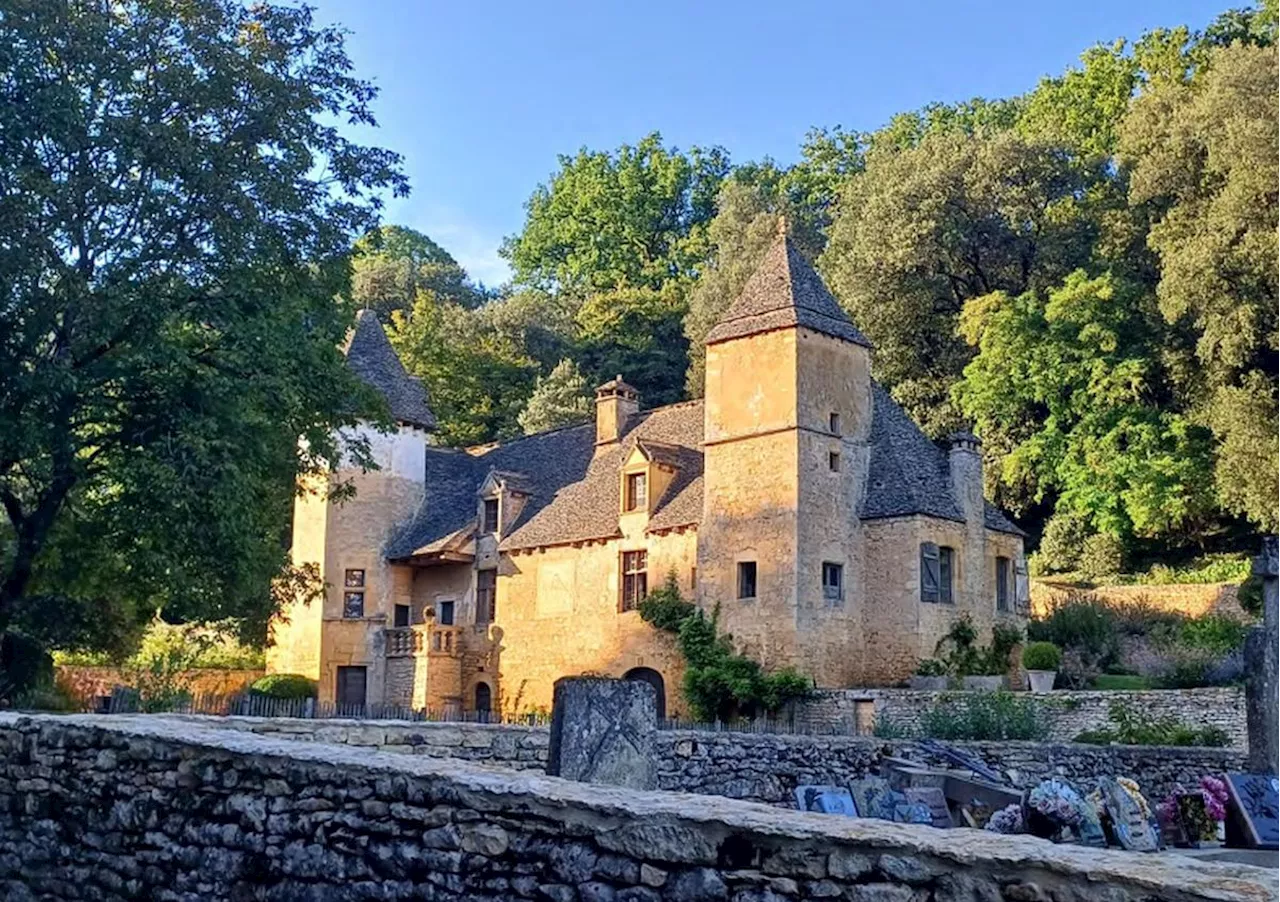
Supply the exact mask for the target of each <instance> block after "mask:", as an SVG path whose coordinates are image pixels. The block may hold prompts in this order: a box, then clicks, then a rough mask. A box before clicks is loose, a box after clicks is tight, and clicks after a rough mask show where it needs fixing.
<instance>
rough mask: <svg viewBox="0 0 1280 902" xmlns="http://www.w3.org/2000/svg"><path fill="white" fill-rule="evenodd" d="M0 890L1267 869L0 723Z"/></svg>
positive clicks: (1133, 874)
mask: <svg viewBox="0 0 1280 902" xmlns="http://www.w3.org/2000/svg"><path fill="white" fill-rule="evenodd" d="M0 895H3V896H4V897H5V898H6V899H9V900H13V902H26V900H32V899H36V898H49V897H52V898H58V899H71V900H80V899H106V898H126V899H143V898H145V899H155V900H158V902H188V900H189V902H196V900H210V899H212V900H218V899H236V900H268V899H270V900H294V899H297V900H304V899H305V900H313V899H344V900H345V899H379V900H399V899H433V900H461V899H469V900H495V902H496V900H502V899H524V898H542V899H551V900H557V902H661V900H664V899H668V900H694V902H696V900H724V902H728V900H732V902H764V900H779V899H794V898H841V899H846V900H854V902H979V900H981V902H1004V900H1008V902H1038V900H1045V902H1048V900H1053V902H1096V900H1097V899H1099V898H1105V899H1106V900H1107V902H1146V900H1150V899H1167V900H1171V902H1190V900H1199V899H1203V900H1215V902H1273V900H1276V899H1277V891H1276V886H1275V879H1274V873H1273V872H1270V871H1264V870H1261V869H1257V868H1251V867H1246V866H1241V865H1230V866H1228V865H1220V864H1208V863H1202V862H1198V861H1194V860H1192V859H1189V858H1185V857H1183V856H1178V855H1159V856H1155V855H1152V856H1139V855H1135V854H1131V853H1125V852H1116V851H1102V850H1096V849H1084V848H1075V847H1069V846H1054V845H1052V844H1050V843H1047V842H1045V841H1042V840H1038V839H1034V838H1030V837H1006V836H996V835H989V834H986V833H984V832H981V831H969V830H953V831H940V830H933V829H932V828H929V827H921V826H908V825H899V824H890V823H885V822H881V821H868V820H860V819H852V818H841V817H835V816H830V815H820V814H807V813H802V812H796V811H778V810H775V809H768V808H765V807H763V806H759V805H752V804H748V803H744V802H737V801H732V800H729V799H722V798H716V797H713V796H693V795H684V794H669V793H660V792H639V791H635V790H626V789H619V788H615V787H607V786H598V785H588V784H578V783H572V782H569V781H564V780H559V779H556V778H551V777H542V776H536V775H533V774H529V773H516V772H513V771H509V770H500V769H496V768H486V767H484V766H483V765H480V764H476V763H473V762H466V761H459V760H456V759H434V758H428V757H411V756H407V755H396V754H388V753H386V752H380V751H371V750H368V749H358V748H354V747H351V746H342V745H326V744H319V743H314V744H313V743H302V742H296V741H283V740H279V739H273V738H268V737H264V736H258V735H253V734H251V733H248V732H232V731H228V730H219V729H213V728H208V727H203V726H200V725H197V724H194V723H190V722H180V721H173V720H165V719H151V720H138V719H132V720H129V719H108V718H91V717H87V716H72V717H53V716H39V717H32V718H27V717H21V716H18V715H15V714H12V713H3V714H0Z"/></svg>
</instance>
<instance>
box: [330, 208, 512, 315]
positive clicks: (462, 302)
mask: <svg viewBox="0 0 1280 902" xmlns="http://www.w3.org/2000/svg"><path fill="white" fill-rule="evenodd" d="M352 268H353V272H352V277H351V297H352V299H353V300H354V301H355V302H356V305H357V306H359V307H367V308H369V309H370V310H373V311H374V312H375V313H377V314H378V318H379V319H381V320H382V321H383V322H388V321H390V319H391V313H392V311H395V310H402V311H405V312H406V313H407V312H408V311H409V310H411V309H412V308H413V302H414V299H415V298H416V297H417V296H418V292H420V291H428V292H431V293H432V294H433V295H435V296H436V297H437V298H439V299H441V300H442V301H448V302H450V303H453V304H458V305H459V306H461V307H478V306H480V304H482V303H483V302H484V301H485V300H486V299H487V295H486V293H485V292H484V290H483V289H482V288H477V287H476V286H475V285H473V284H472V283H471V279H470V278H469V277H468V276H467V271H466V270H465V269H463V268H462V267H461V266H459V265H458V261H456V260H454V259H453V257H451V256H449V253H448V252H447V251H446V250H445V249H444V248H442V247H440V245H438V244H436V243H435V242H434V241H432V240H431V239H430V238H428V237H427V236H426V235H424V234H422V233H421V232H418V231H415V230H413V229H410V228H406V227H405V226H394V225H393V226H383V227H382V228H381V229H378V230H376V231H374V232H370V233H369V234H368V235H366V236H364V237H363V238H361V239H360V240H359V241H358V242H356V247H355V255H354V258H353V260H352Z"/></svg>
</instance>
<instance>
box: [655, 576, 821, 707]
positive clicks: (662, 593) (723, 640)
mask: <svg viewBox="0 0 1280 902" xmlns="http://www.w3.org/2000/svg"><path fill="white" fill-rule="evenodd" d="M719 613H720V611H719V608H717V609H716V611H715V612H714V613H713V614H712V615H711V616H710V617H708V616H707V615H706V614H705V613H703V611H702V610H701V609H700V608H698V607H697V606H695V605H693V604H691V603H690V602H688V601H685V600H684V598H683V597H682V596H681V594H680V588H679V585H678V583H677V582H676V576H675V574H674V573H671V574H668V576H667V578H666V581H665V582H664V583H663V585H662V588H660V589H658V590H656V591H654V592H651V593H649V596H648V597H647V598H646V599H645V600H644V601H642V602H641V603H640V616H641V618H643V619H644V621H645V622H646V623H648V624H650V625H651V626H653V627H655V628H656V629H661V630H665V631H666V632H673V633H675V634H676V638H677V642H678V644H679V648H680V653H681V654H682V655H683V657H684V660H685V673H684V683H683V685H682V687H681V691H682V693H683V695H684V698H685V701H686V702H688V703H689V708H690V709H691V711H692V712H693V716H694V717H695V718H697V719H699V720H705V721H713V720H720V721H729V720H736V719H737V718H739V717H747V718H750V717H756V716H758V715H762V714H772V713H776V712H777V711H779V710H781V709H782V708H783V707H785V706H786V705H787V704H789V703H791V702H795V701H799V700H801V699H804V698H807V697H808V696H809V695H810V694H812V692H813V680H811V679H810V678H809V677H806V676H805V675H803V674H802V673H800V672H799V671H797V670H795V669H794V668H791V667H783V668H780V669H778V670H775V671H772V672H770V673H765V671H764V669H763V668H762V667H761V666H760V665H759V664H758V663H757V662H756V661H753V660H751V659H750V658H748V657H746V656H744V655H741V654H738V653H737V652H736V651H734V648H733V637H732V636H729V635H728V634H725V633H721V632H719V629H718V627H717V619H718V617H719Z"/></svg>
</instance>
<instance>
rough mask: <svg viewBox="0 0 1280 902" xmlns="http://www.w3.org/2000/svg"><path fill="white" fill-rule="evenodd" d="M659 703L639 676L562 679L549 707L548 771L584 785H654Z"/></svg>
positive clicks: (636, 787) (634, 786) (642, 787)
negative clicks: (625, 678)
mask: <svg viewBox="0 0 1280 902" xmlns="http://www.w3.org/2000/svg"><path fill="white" fill-rule="evenodd" d="M657 728H658V704H657V696H656V695H655V693H654V691H653V687H652V686H650V685H649V684H648V683H646V682H643V681H641V680H613V679H608V678H604V677H563V678H561V679H559V680H556V684H555V690H554V695H553V700H552V709H551V744H550V748H549V749H548V757H547V773H548V774H549V775H551V776H553V777H564V778H565V779H568V780H580V781H582V782H584V783H610V784H613V785H614V786H627V787H630V788H632V789H652V788H653V786H654V773H653V760H654V755H653V734H654V732H655V731H656V730H657Z"/></svg>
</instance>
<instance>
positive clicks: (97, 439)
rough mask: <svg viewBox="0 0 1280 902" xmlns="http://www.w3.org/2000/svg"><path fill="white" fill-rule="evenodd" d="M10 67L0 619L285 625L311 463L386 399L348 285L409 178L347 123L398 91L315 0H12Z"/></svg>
mask: <svg viewBox="0 0 1280 902" xmlns="http://www.w3.org/2000/svg"><path fill="white" fill-rule="evenodd" d="M0 93H2V94H3V96H2V97H0V232H2V233H3V234H4V240H3V241H0V317H2V318H3V321H4V328H3V329H0V504H2V505H3V508H4V512H5V516H4V519H3V520H0V633H6V632H7V634H8V638H6V640H5V641H6V643H7V645H9V646H12V645H13V644H14V642H15V641H17V640H15V639H14V638H13V637H16V636H24V637H26V639H27V640H34V641H35V642H38V643H43V644H45V645H59V646H62V647H78V646H91V645H96V646H103V645H110V644H112V643H114V642H120V641H122V640H123V637H125V636H126V635H128V634H129V633H130V632H131V631H132V630H134V629H135V628H136V627H138V626H140V625H142V624H145V623H146V622H147V621H149V620H150V619H151V617H152V616H153V615H154V614H155V612H156V611H157V610H158V609H159V610H162V611H163V614H164V616H166V617H169V618H178V619H182V618H199V619H208V620H217V619H222V618H224V617H228V616H234V617H236V618H238V619H239V620H240V621H241V622H242V623H243V624H244V625H245V628H246V630H248V631H249V632H251V633H252V632H254V631H255V630H257V631H258V633H259V636H260V635H261V631H262V629H263V627H264V625H265V622H266V620H267V617H268V616H269V615H270V613H271V612H272V610H273V609H274V604H273V601H274V600H273V598H272V595H271V591H270V590H271V582H272V579H273V578H274V577H276V576H279V575H280V574H282V573H283V572H284V568H285V564H286V562H287V553H286V548H285V543H284V541H283V540H284V537H285V535H286V530H287V523H288V512H289V506H290V501H291V497H292V491H293V486H294V477H295V475H296V474H297V473H299V472H307V471H313V470H317V469H318V468H319V467H320V466H321V465H322V463H323V461H324V460H325V459H328V460H335V459H338V455H339V450H338V448H336V447H335V444H334V440H333V435H334V429H335V427H337V426H340V425H342V424H344V423H350V422H352V421H354V420H355V419H356V418H357V417H364V418H370V419H375V420H378V419H380V417H382V416H385V408H384V407H382V406H380V404H379V401H378V399H376V398H374V397H373V396H372V393H371V392H369V391H367V390H365V389H364V388H363V386H362V385H360V384H358V383H357V382H356V381H355V380H354V378H353V377H352V376H351V375H350V374H349V373H348V371H347V369H346V367H345V366H344V365H343V361H342V358H341V354H340V352H339V350H338V347H339V344H340V343H341V341H342V339H343V336H344V334H345V332H346V329H347V328H348V325H349V324H350V322H351V315H352V310H351V308H350V306H349V305H347V304H344V303H335V301H334V298H335V297H337V296H340V295H343V294H344V293H345V292H346V289H347V285H348V282H349V278H350V270H349V264H348V262H347V260H348V257H347V254H348V250H349V248H350V246H351V241H352V240H353V239H354V238H355V237H357V236H359V235H361V234H364V233H366V232H368V231H369V230H370V229H371V228H372V227H373V226H374V225H375V224H376V215H377V210H378V207H379V196H380V194H381V193H383V192H388V191H389V192H391V193H401V192H403V191H404V190H405V181H404V179H403V177H402V175H401V174H400V171H399V160H398V157H396V156H395V155H394V154H392V153H390V152H387V151H384V150H380V149H377V148H372V147H366V146H362V145H360V144H357V143H354V142H353V141H351V140H349V139H348V138H346V137H343V135H342V134H341V133H340V132H339V131H338V130H337V129H335V128H334V127H333V125H332V124H331V123H332V120H333V119H334V118H335V117H342V118H344V119H349V120H351V121H353V122H357V123H365V124H372V123H373V119H372V116H371V115H370V112H369V102H370V100H371V99H372V98H373V96H374V91H373V89H372V88H371V87H370V86H369V85H368V84H367V83H366V82H363V81H360V80H359V79H357V78H356V77H354V76H353V75H352V74H351V65H350V61H349V60H348V58H347V56H346V53H345V51H344V49H343V39H342V33H341V31H339V30H338V29H335V28H330V27H319V26H317V25H315V24H314V23H313V21H312V17H311V12H310V11H309V10H308V9H306V8H299V7H296V6H293V5H277V4H273V3H258V4H254V5H253V6H251V7H249V6H245V5H243V4H241V3H238V2H230V0H184V2H180V3H179V2H171V0H148V2H120V3H111V4H101V3H89V2H74V3H33V4H19V5H16V6H10V7H9V8H7V9H6V10H5V13H4V15H3V16H0ZM321 164H322V165H321ZM299 437H302V438H303V439H304V441H303V442H301V443H300V442H299ZM357 456H359V455H358V449H357Z"/></svg>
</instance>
